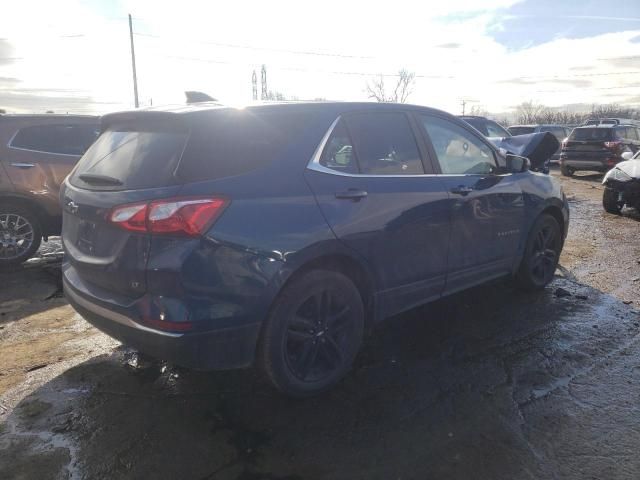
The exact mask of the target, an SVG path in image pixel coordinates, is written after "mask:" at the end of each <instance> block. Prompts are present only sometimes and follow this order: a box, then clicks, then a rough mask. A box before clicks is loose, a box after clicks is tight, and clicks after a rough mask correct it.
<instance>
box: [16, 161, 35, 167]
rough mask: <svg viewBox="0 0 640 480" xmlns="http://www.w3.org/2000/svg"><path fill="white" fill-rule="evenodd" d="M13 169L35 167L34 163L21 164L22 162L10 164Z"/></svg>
mask: <svg viewBox="0 0 640 480" xmlns="http://www.w3.org/2000/svg"><path fill="white" fill-rule="evenodd" d="M10 165H11V166H12V167H18V168H33V167H35V165H34V164H33V163H21V162H14V163H11V164H10Z"/></svg>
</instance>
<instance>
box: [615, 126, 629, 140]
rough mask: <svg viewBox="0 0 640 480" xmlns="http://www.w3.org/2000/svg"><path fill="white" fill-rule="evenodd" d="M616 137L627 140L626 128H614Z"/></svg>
mask: <svg viewBox="0 0 640 480" xmlns="http://www.w3.org/2000/svg"><path fill="white" fill-rule="evenodd" d="M616 136H617V137H618V138H622V139H627V138H629V134H628V133H627V127H616Z"/></svg>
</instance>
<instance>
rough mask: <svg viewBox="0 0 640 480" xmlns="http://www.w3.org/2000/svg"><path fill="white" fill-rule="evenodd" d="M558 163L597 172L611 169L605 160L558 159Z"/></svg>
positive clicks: (575, 168)
mask: <svg viewBox="0 0 640 480" xmlns="http://www.w3.org/2000/svg"><path fill="white" fill-rule="evenodd" d="M560 164H561V165H564V166H566V167H571V168H573V169H574V170H596V171H599V172H606V171H607V170H609V169H611V166H609V165H608V164H607V162H606V161H605V160H568V159H562V160H560Z"/></svg>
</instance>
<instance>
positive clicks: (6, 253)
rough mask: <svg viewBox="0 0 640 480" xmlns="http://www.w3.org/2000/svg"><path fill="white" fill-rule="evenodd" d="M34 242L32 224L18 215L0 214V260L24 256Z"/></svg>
mask: <svg viewBox="0 0 640 480" xmlns="http://www.w3.org/2000/svg"><path fill="white" fill-rule="evenodd" d="M33 241H34V228H33V225H32V224H31V222H30V221H29V220H28V219H27V218H25V217H23V216H22V215H19V214H17V213H0V260H13V259H16V258H18V257H20V256H21V255H23V254H24V253H25V252H26V251H27V250H29V248H31V245H33Z"/></svg>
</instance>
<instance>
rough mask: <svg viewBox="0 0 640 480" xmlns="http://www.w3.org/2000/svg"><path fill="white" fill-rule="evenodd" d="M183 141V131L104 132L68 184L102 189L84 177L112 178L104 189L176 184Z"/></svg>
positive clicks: (115, 128)
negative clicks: (110, 183) (176, 173)
mask: <svg viewBox="0 0 640 480" xmlns="http://www.w3.org/2000/svg"><path fill="white" fill-rule="evenodd" d="M186 139H187V132H186V131H182V132H181V131H174V130H159V131H158V130H153V131H139V130H134V129H131V128H117V127H114V128H112V129H109V130H106V131H105V132H103V133H102V135H100V137H99V138H98V140H97V141H96V142H95V143H94V144H93V145H92V146H91V148H90V149H89V150H87V153H86V154H85V155H84V156H83V157H82V158H81V159H80V162H78V166H77V167H76V169H75V170H74V173H73V175H72V177H71V179H70V180H71V183H72V184H73V185H75V186H78V187H82V188H89V189H91V188H99V189H104V188H105V185H104V184H103V185H100V184H99V183H100V182H96V183H93V182H89V183H87V182H86V181H85V180H82V178H81V177H83V176H85V178H86V177H88V176H94V177H96V178H99V177H107V178H111V179H113V180H114V183H113V185H110V186H109V185H106V188H108V189H118V190H129V189H138V188H151V187H160V186H166V185H169V184H172V183H175V178H174V176H173V173H174V171H175V168H176V166H177V164H178V161H179V160H180V155H181V154H182V150H183V148H184V144H185V141H186Z"/></svg>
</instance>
